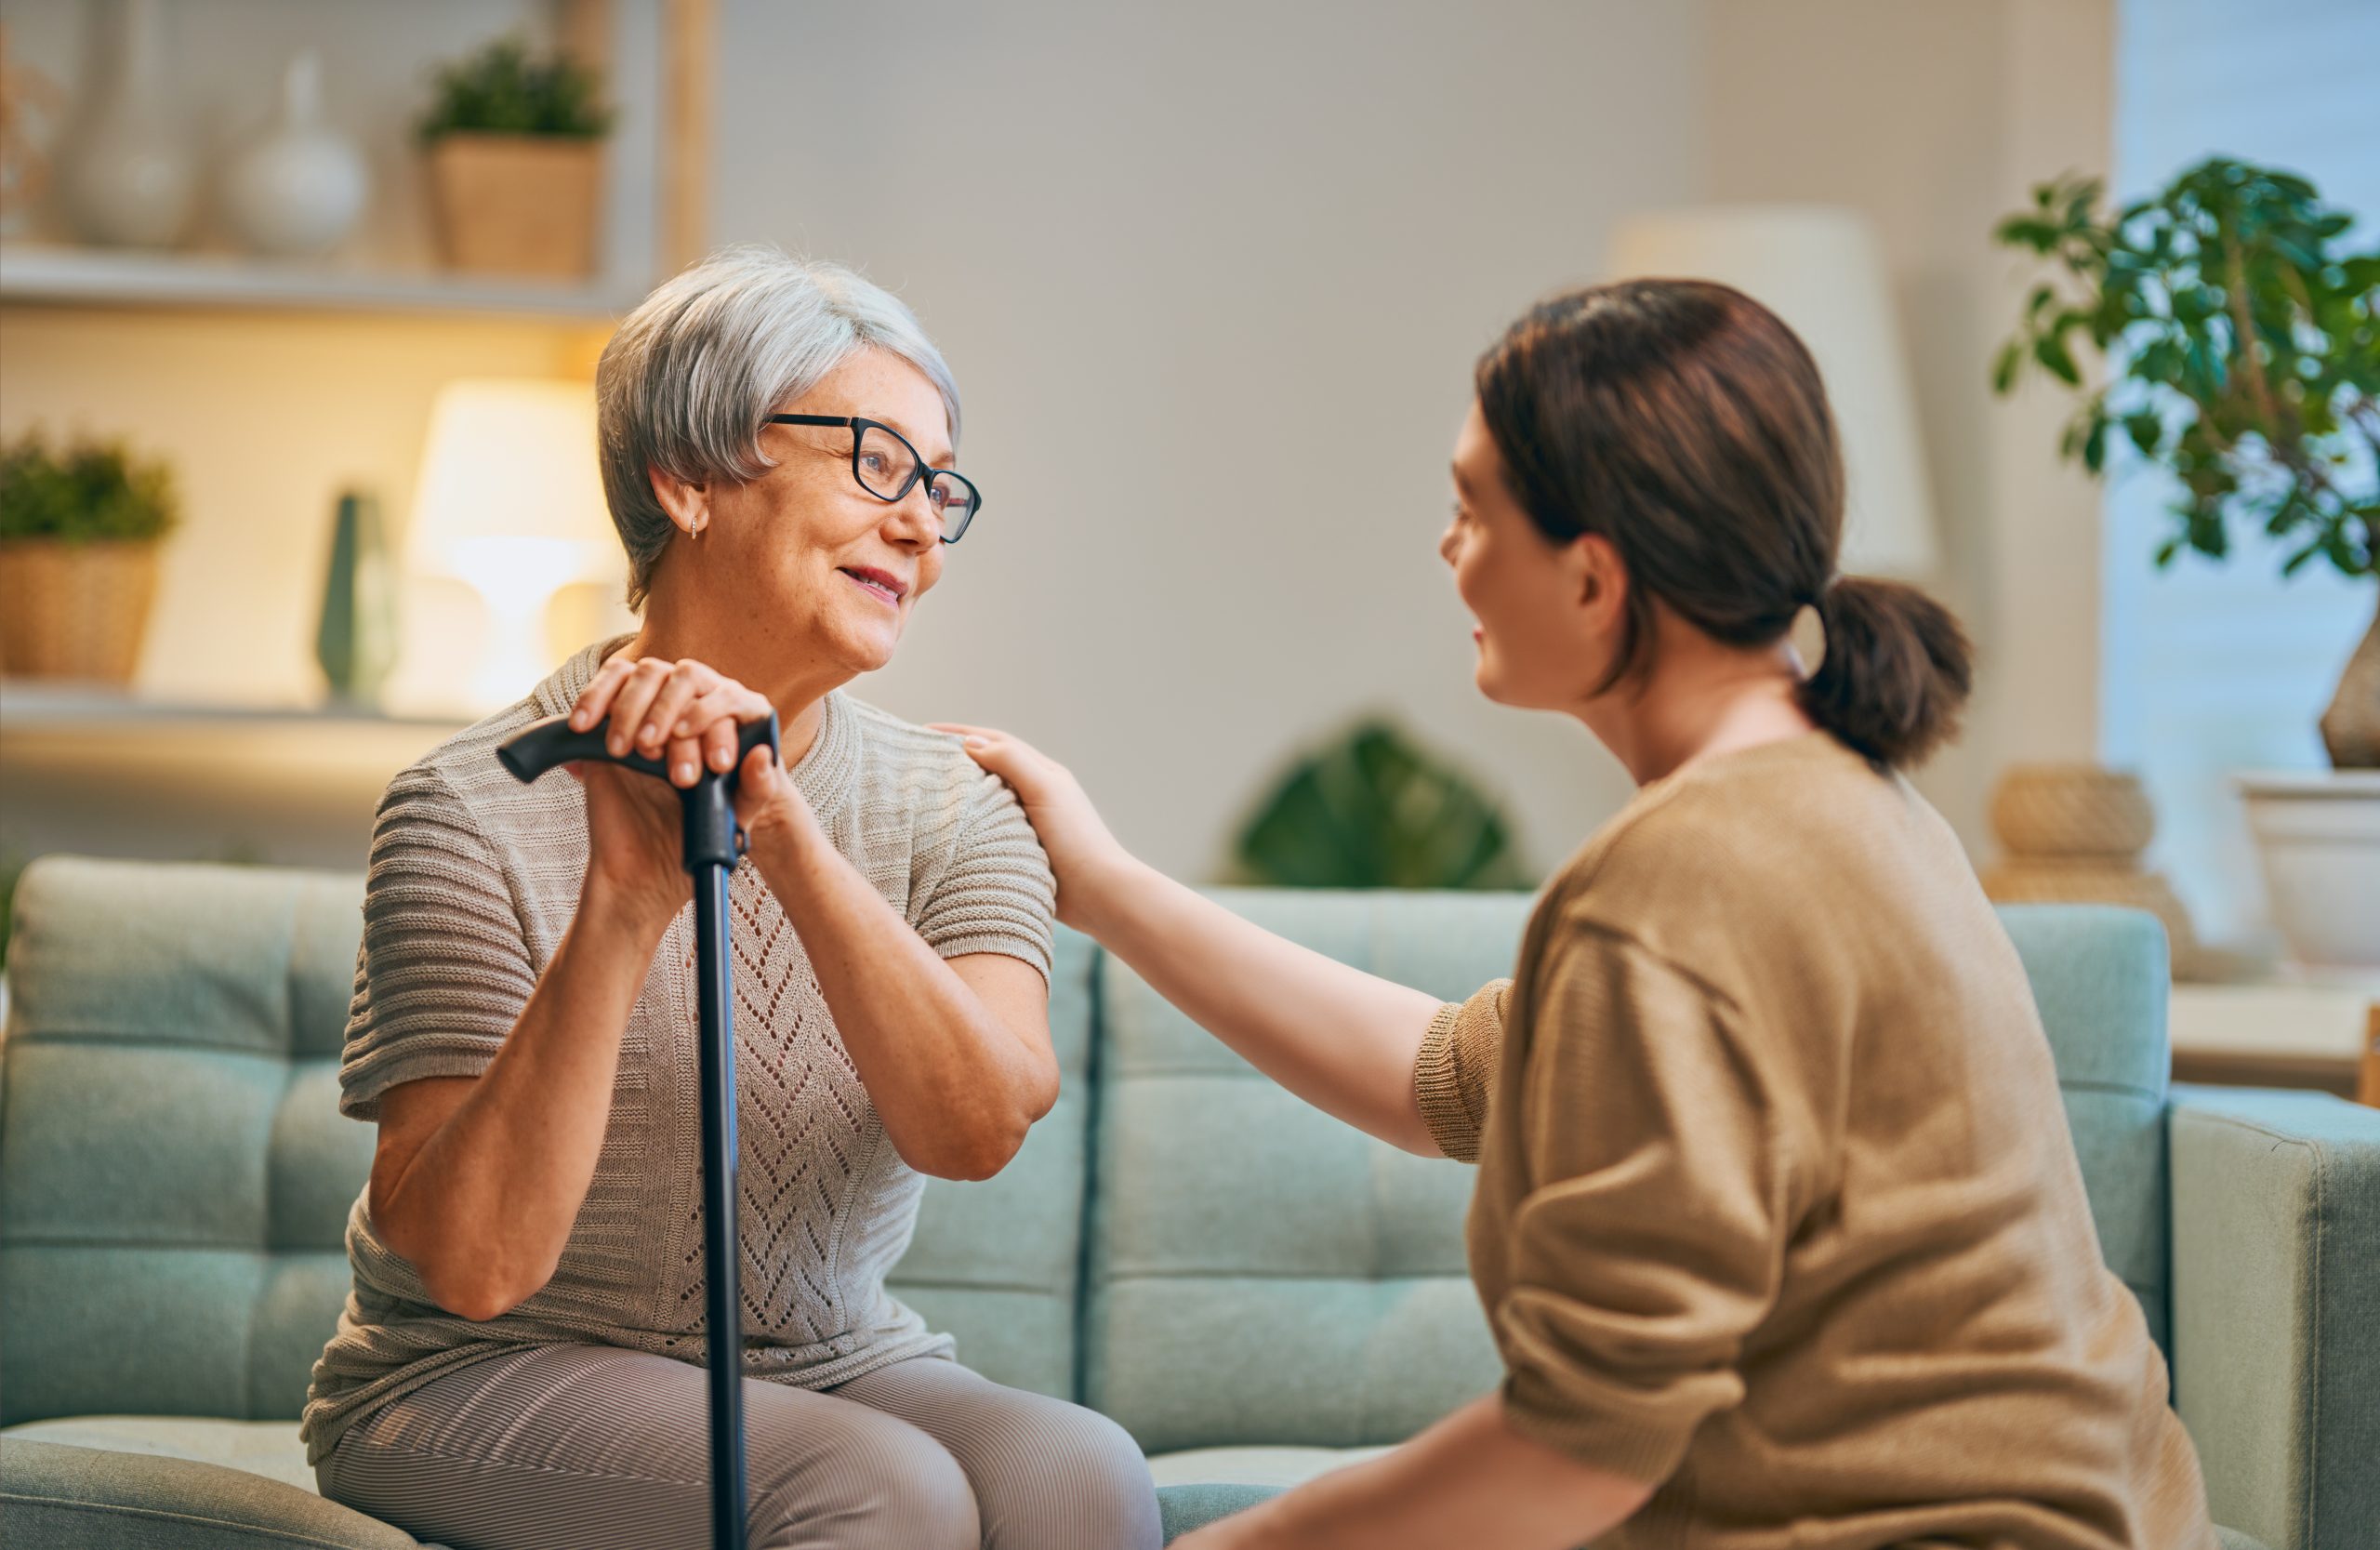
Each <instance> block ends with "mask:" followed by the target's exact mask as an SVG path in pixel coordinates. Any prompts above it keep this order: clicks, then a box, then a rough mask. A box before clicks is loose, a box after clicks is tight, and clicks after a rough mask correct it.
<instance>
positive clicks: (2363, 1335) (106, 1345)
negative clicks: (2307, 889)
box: [0, 857, 2380, 1550]
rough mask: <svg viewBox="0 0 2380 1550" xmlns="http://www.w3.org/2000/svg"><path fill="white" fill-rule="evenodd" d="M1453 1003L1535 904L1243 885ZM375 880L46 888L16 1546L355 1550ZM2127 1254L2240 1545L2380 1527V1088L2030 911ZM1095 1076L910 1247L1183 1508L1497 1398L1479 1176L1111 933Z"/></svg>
mask: <svg viewBox="0 0 2380 1550" xmlns="http://www.w3.org/2000/svg"><path fill="white" fill-rule="evenodd" d="M1222 897H1223V898H1224V899H1225V901H1226V902H1227V903H1228V904H1229V905H1230V906H1231V907H1234V908H1236V909H1238V910H1240V911H1242V912H1244V913H1245V914H1247V915H1249V916H1250V917H1251V918H1253V919H1255V920H1257V921H1261V922H1263V924H1265V925H1267V926H1270V927H1272V928H1274V929H1275V930H1277V931H1281V932H1285V933H1287V934H1289V935H1291V936H1294V937H1296V938H1298V939H1299V940H1301V941H1303V942H1306V943H1308V944H1310V945H1312V946H1313V947H1316V948H1318V949H1320V950H1322V951H1324V952H1327V953H1329V954H1331V955H1332V956H1334V957H1337V958H1340V959H1342V960H1347V961H1350V962H1353V963H1357V964H1360V965H1363V966H1365V967H1367V968H1369V969H1372V970H1375V971H1378V972H1379V973H1382V974H1387V975H1390V976H1392V977H1395V978H1397V979H1401V980H1403V981H1405V982H1407V983H1408V984H1412V985H1416V986H1419V987H1422V988H1424V989H1427V990H1429V991H1431V992H1433V993H1435V994H1438V995H1442V996H1446V997H1448V998H1452V997H1456V996H1459V995H1461V994H1463V993H1465V992H1467V991H1469V990H1471V989H1473V988H1474V987H1476V986H1477V985H1479V984H1480V983H1482V982H1484V981H1485V980H1487V979H1488V978H1490V977H1492V976H1494V975H1496V974H1499V973H1501V972H1505V971H1507V970H1508V968H1509V966H1510V963H1511V960H1512V957H1513V954H1514V946H1515V944H1516V943H1517V941H1518V939H1519V934H1520V928H1521V924H1522V921H1523V918H1524V916H1525V914H1526V912H1527V907H1528V904H1527V900H1526V899H1525V898H1522V897H1520V896H1517V895H1478V894H1470V895H1454V894H1307V893H1264V892H1239V893H1226V894H1223V895H1222ZM360 898H361V882H360V880H359V879H357V878H355V877H353V876H344V875H331V874H322V873H307V872H298V871H286V870H271V869H262V868H216V867H200V866H159V865H148V864H134V863H124V862H101V861H92V860H83V859H74V858H66V857H52V858H47V859H45V860H42V861H40V862H37V863H35V864H34V865H33V867H32V868H29V869H28V870H27V872H26V873H25V875H24V877H23V880H22V882H21V884H20V891H19V893H18V895H17V921H18V931H17V936H16V939H15V942H14V944H13V947H12V955H11V961H10V963H9V966H8V968H9V974H10V978H11V981H12V987H13V997H14V1001H13V1006H12V1009H11V1015H10V1019H9V1024H8V1033H7V1047H6V1054H5V1062H0V1083H4V1084H5V1085H0V1425H4V1426H5V1428H6V1430H5V1431H0V1538H5V1541H6V1543H7V1546H8V1547H9V1550H67V1547H85V1546H88V1547H93V1550H143V1547H149V1546H165V1545H172V1546H202V1547H206V1550H235V1547H236V1550H262V1547H264V1546H281V1547H284V1550H285V1547H289V1546H340V1547H349V1550H410V1547H411V1546H413V1544H414V1542H413V1541H412V1540H411V1539H410V1538H409V1537H407V1536H406V1535H404V1534H403V1533H401V1532H399V1531H398V1530H394V1529H392V1528H390V1527H388V1526H387V1525H385V1524H381V1523H377V1522H375V1521H373V1520H371V1519H369V1518H366V1517H363V1516H361V1515H359V1514H356V1513H354V1512H351V1511H350V1510H348V1509H346V1508H344V1507H342V1506H339V1505H337V1504H334V1503H330V1502H327V1501H324V1500H323V1499H322V1498H321V1497H320V1496H318V1495H316V1494H315V1493H314V1491H313V1490H312V1479H311V1473H310V1472H309V1471H308V1470H307V1469H306V1468H305V1465H304V1462H303V1457H302V1453H301V1451H300V1450H299V1449H298V1444H297V1441H296V1429H295V1425H294V1418H295V1417H296V1415H297V1414H298V1409H299V1406H300V1404H301V1401H302V1399H303V1397H304V1394H305V1388H306V1378H307V1371H308V1368H309V1366H310V1364H311V1362H312V1360H313V1358H314V1355H315V1353H316V1351H317V1350H318V1349H319V1348H320V1347H321V1345H322V1344H323V1341H324V1337H325V1336H326V1335H327V1334H328V1332H329V1331H330V1329H331V1326H332V1324H333V1322H334V1320H335V1318H336V1316H337V1310H338V1307H339V1305H340V1301H341V1298H342V1297H343V1295H344V1292H345V1289H346V1285H347V1266H346V1262H345V1259H344V1257H343V1254H342V1252H341V1249H340V1234H341V1230H342V1226H343V1224H344V1220H345V1217H346V1212H347V1210H348V1206H349V1204H350V1201H351V1200H352V1199H354V1196H355V1194H356V1192H357V1190H358V1188H359V1187H360V1186H361V1185H362V1183H363V1181H364V1176H365V1174H366V1172H367V1170H368V1167H369V1162H370V1157H371V1142H372V1131H371V1128H370V1127H369V1126H366V1125H362V1124H358V1123H355V1122H353V1121H351V1120H348V1119H341V1118H340V1117H339V1115H338V1113H337V1106H336V1101H335V1100H336V1096H337V1059H338V1051H339V1040H340V1032H341V1027H342V1024H343V1022H344V1020H345V1017H346V1012H347V1003H348V996H349V990H350V982H351V979H352V975H353V970H354V961H355V951H356V940H357V935H358V932H359V929H360V922H359V915H358V906H359V901H360ZM2005 918H2006V921H2007V924H2008V927H2009V930H2010V931H2011V933H2012V934H2014V935H2015V937H2016V943H2017V946H2018V947H2019V948H2020V950H2021V951H2022V953H2023V957H2024V960H2025V964H2026V968H2027V971H2028V972H2029V974H2030V975H2031V977H2032V981H2033V985H2034V988H2035V992H2036V994H2037V996H2038V998H2039V1000H2040V1002H2041V1006H2042V1009H2043V1017H2044V1020H2045V1022H2046V1024H2047V1027H2048V1030H2049V1036H2050V1039H2051V1041H2052V1043H2053V1045H2054V1046H2055V1048H2056V1057H2057V1064H2058V1068H2059V1071H2060V1075H2061V1079H2062V1081H2063V1084H2064V1088H2065V1096H2066V1102H2067V1106H2068V1110H2069V1119H2070V1120H2071V1122H2072V1127H2073V1133H2074V1138H2075V1142H2076V1146H2077V1148H2078V1150H2079V1152H2080V1154H2081V1157H2082V1160H2083V1171H2084V1173H2085V1175H2086V1178H2087V1181H2088V1184H2089V1188H2090V1195H2091V1200H2092V1206H2093V1210H2094V1212H2095V1213H2096V1221H2097V1225H2098V1229H2099V1236H2100V1240H2101V1245H2102V1248H2103V1250H2104V1252H2105V1253H2106V1256H2107V1260H2108V1263H2109V1265H2111V1266H2113V1267H2114V1269H2115V1270H2116V1272H2117V1273H2118V1274H2119V1275H2120V1276H2121V1277H2122V1278H2123V1280H2124V1282H2125V1284H2126V1285H2128V1286H2129V1287H2131V1288H2132V1290H2133V1292H2135V1294H2136V1295H2137V1296H2138V1297H2139V1298H2140V1301H2141V1305H2142V1306H2143V1307H2144V1308H2145V1309H2146V1310H2147V1313H2148V1316H2149V1324H2150V1326H2151V1328H2152V1329H2153V1330H2154V1331H2156V1333H2157V1335H2158V1337H2159V1339H2160V1340H2161V1341H2162V1342H2163V1343H2164V1345H2165V1347H2166V1349H2167V1351H2168V1352H2169V1353H2170V1355H2171V1356H2172V1358H2173V1363H2174V1369H2175V1377H2176V1394H2177V1402H2178V1406H2179V1409H2180V1411H2181V1414H2182V1416H2183V1419H2184V1420H2185V1421H2186V1423H2187V1424H2188V1427H2189V1429H2190V1431H2191V1433H2192V1435H2193V1436H2194V1437H2196V1438H2197V1441H2198V1445H2199V1448H2200V1451H2201V1452H2202V1457H2203V1459H2204V1462H2205V1468H2206V1475H2207V1481H2208V1489H2209V1494H2210V1496H2211V1498H2212V1502H2213V1505H2214V1508H2215V1514H2216V1516H2217V1517H2219V1518H2220V1519H2221V1520H2222V1521H2223V1522H2224V1523H2226V1524H2228V1525H2230V1526H2231V1527H2232V1528H2233V1529H2235V1530H2241V1532H2239V1533H2237V1534H2233V1535H2231V1536H2230V1537H2229V1538H2228V1540H2227V1543H2230V1544H2237V1545H2248V1544H2254V1543H2259V1542H2260V1543H2262V1544H2263V1545H2265V1546H2267V1547H2268V1550H2371V1547H2372V1546H2373V1545H2374V1544H2375V1543H2380V1468H2375V1467H2374V1465H2375V1464H2380V1410H2376V1409H2375V1405H2376V1404H2380V1401H2375V1396H2380V1112H2374V1111H2373V1110H2369V1109H2360V1108H2357V1107H2354V1106H2349V1105H2347V1104H2345V1103H2343V1102H2340V1101H2338V1100H2335V1099H2332V1098H2329V1097H2326V1096H2323V1095H2319V1094H2309V1093H2258V1092H2228V1091H2195V1092H2192V1091H2169V1090H2168V1084H2167V1081H2166V1074H2165V1073H2166V1048H2165V1039H2164V1017H2163V1013H2164V999H2165V986H2166V962H2165V946H2164V940H2163V937H2162V934H2161V933H2160V931H2159V928H2158V927H2157V925H2156V924H2155V922H2154V921H2151V920H2150V919H2149V917H2148V916H2145V915H2136V914H2132V913H2129V912H2125V911H2121V910H2110V909H2098V908H2085V907H2025V908H2012V909H2010V910H2008V911H2007V912H2006V917H2005ZM1051 1028H1052V1031H1053V1033H1054V1034H1055V1037H1056V1041H1057V1047H1058V1051H1059V1053H1060V1056H1061V1060H1062V1062H1063V1066H1064V1097H1063V1098H1062V1099H1061V1100H1060V1102H1059V1104H1058V1106H1057V1108H1056V1109H1055V1110H1054V1111H1053V1112H1052V1113H1051V1115H1050V1116H1049V1117H1048V1118H1047V1119H1044V1120H1043V1121H1042V1122H1041V1124H1040V1125H1039V1126H1038V1127H1037V1128H1036V1130H1035V1132H1034V1133H1033V1135H1032V1137H1031V1139H1030V1140H1029V1142H1028V1143H1027V1145H1026V1146H1025V1149H1024V1150H1023V1152H1022V1153H1020V1155H1019V1156H1018V1158H1017V1159H1016V1160H1015V1161H1014V1162H1013V1163H1012V1165H1011V1166H1010V1167H1009V1168H1008V1169H1007V1171H1006V1172H1003V1173H1001V1174H1000V1175H999V1176H998V1178H996V1179H993V1180H990V1181H987V1182H984V1183H979V1184H945V1183H941V1182H936V1183H935V1184H934V1185H932V1186H931V1187H930V1188H929V1189H928V1191H927V1193H926V1197H925V1202H924V1206H923V1213H922V1216H921V1219H920V1221H919V1229H918V1233H917V1238H916V1240H915V1243H914V1245H913V1247H912V1248H911V1249H910V1251H909V1252H908V1254H907V1256H906V1259H905V1260H904V1261H903V1262H902V1264H901V1265H900V1267H899V1270H898V1273H897V1275H896V1277H895V1282H894V1284H895V1286H896V1288H897V1290H898V1292H899V1293H900V1294H901V1295H902V1296H903V1297H905V1298H906V1299H907V1300H908V1301H909V1302H910V1303H912V1304H913V1305H916V1306H917V1307H918V1308H919V1310H920V1311H922V1312H923V1313H924V1314H925V1315H926V1317H927V1318H929V1319H931V1320H932V1322H933V1323H934V1324H935V1325H936V1326H937V1327H939V1328H942V1329H946V1330H949V1331H952V1332H953V1333H954V1334H955V1335H956V1336H957V1337H958V1341H959V1356H960V1358H961V1359H963V1360H965V1361H967V1362H969V1363H970V1364H972V1366H974V1367H976V1368H977V1369H979V1370H980V1371H983V1372H985V1373H986V1374H987V1375H989V1376H991V1377H993V1378H995V1379H998V1381H1000V1382H1003V1383H1008V1384H1019V1385H1022V1386H1025V1387H1027V1388H1033V1389H1038V1390H1041V1391H1043V1392H1046V1393H1051V1394H1058V1395H1065V1396H1069V1397H1072V1398H1076V1399H1078V1400H1080V1401H1082V1402H1084V1403H1086V1404H1090V1405H1093V1406H1096V1407H1097V1408H1099V1409H1101V1410H1103V1411H1106V1412H1107V1413H1108V1414H1110V1415H1112V1416H1114V1417H1116V1418H1117V1420H1118V1421H1119V1422H1121V1423H1122V1424H1124V1425H1125V1426H1126V1427H1127V1428H1129V1429H1130V1430H1131V1433H1132V1434H1133V1435H1134V1436H1135V1437H1137V1438H1138V1439H1139V1440H1140V1442H1141V1443H1142V1445H1143V1446H1144V1449H1145V1450H1146V1451H1148V1453H1149V1454H1150V1456H1151V1459H1152V1467H1153V1469H1154V1470H1155V1472H1156V1474H1157V1478H1158V1480H1159V1482H1160V1486H1161V1488H1162V1490H1161V1495H1162V1500H1163V1504H1164V1509H1165V1517H1166V1522H1167V1527H1168V1530H1169V1534H1178V1533H1180V1532H1182V1531H1183V1530H1186V1529H1187V1528H1188V1527H1191V1526H1194V1525H1196V1524H1197V1523H1200V1522H1204V1521H1206V1520H1208V1519H1210V1518H1211V1517H1216V1516H1218V1515H1220V1514H1221V1513H1223V1512H1225V1511H1228V1510H1230V1509H1232V1508H1235V1507H1236V1506H1240V1505H1243V1504H1247V1503H1249V1502H1251V1501H1254V1500H1256V1499H1258V1498H1260V1497H1261V1496H1263V1494H1265V1493H1266V1492H1267V1491H1269V1490H1273V1489H1276V1488H1277V1487H1278V1486H1280V1485H1282V1484H1286V1483H1289V1482H1292V1481H1294V1480H1295V1479H1297V1478H1300V1477H1303V1476H1305V1475H1308V1474H1311V1473H1313V1472H1315V1471H1316V1470H1317V1469H1319V1468H1322V1467H1325V1466H1327V1465H1329V1464H1333V1463H1336V1462H1340V1461H1342V1460H1344V1459H1346V1458H1348V1457H1351V1456H1354V1455H1353V1451H1358V1450H1365V1449H1371V1448H1378V1447H1380V1446H1382V1445H1386V1444H1390V1443H1393V1442H1395V1441H1396V1440H1397V1439H1399V1438H1401V1437H1407V1436H1408V1435H1410V1434H1411V1433H1412V1432H1414V1431H1416V1430H1417V1429H1419V1428H1421V1427H1422V1426H1423V1425H1425V1424H1428V1423H1429V1422H1430V1421H1432V1420H1433V1419H1435V1417H1437V1416H1438V1415H1440V1414H1442V1413H1444V1412H1445V1411H1448V1410H1449V1409H1451V1408H1453V1407H1454V1406H1455V1405H1457V1404H1459V1403H1460V1402H1461V1401H1462V1400H1464V1399H1465V1398H1469V1397H1471V1396H1474V1395H1475V1394H1478V1393H1481V1392H1484V1391H1486V1390H1487V1389H1488V1388H1489V1387H1490V1386H1491V1385H1492V1384H1493V1382H1494V1380H1495V1377H1496V1371H1497V1367H1496V1360H1495V1356H1494V1352H1493V1349H1492V1347H1491V1345H1490V1344H1489V1341H1488V1335H1487V1332H1486V1329H1485V1326H1484V1322H1483V1320H1482V1318H1481V1317H1480V1314H1479V1310H1478V1307H1477V1305H1476V1304H1475V1302H1474V1298H1473V1295H1472V1292H1471V1289H1470V1286H1469V1283H1468V1282H1467V1280H1466V1279H1465V1278H1464V1274H1463V1261H1462V1249H1461V1218H1462V1213H1463V1209H1464V1205H1465V1201H1466V1199H1467V1197H1468V1192H1469V1188H1470V1173H1469V1171H1468V1170H1467V1169H1466V1168H1464V1167H1462V1166H1461V1165H1459V1164H1455V1163H1451V1162H1446V1161H1429V1160H1424V1159H1419V1158H1414V1157H1410V1156H1408V1155H1406V1154H1404V1153H1401V1152H1398V1151H1395V1149H1393V1148H1391V1147H1388V1146H1382V1145H1379V1144H1376V1143H1374V1142H1372V1141H1370V1140H1369V1139H1367V1138H1365V1137H1363V1136H1361V1135H1359V1134H1357V1133H1355V1132H1354V1131H1351V1130H1348V1129H1346V1128H1345V1127H1343V1126H1341V1125H1339V1124H1337V1123H1335V1122H1334V1121H1332V1120H1329V1119H1326V1118H1324V1117H1323V1116H1321V1115H1319V1114H1318V1113H1316V1112H1315V1111H1312V1110H1310V1109H1307V1108H1305V1107H1304V1106H1302V1105H1301V1104H1299V1103H1298V1102H1297V1101H1296V1100H1294V1099H1292V1098H1290V1097H1289V1096H1288V1095H1286V1094H1285V1093H1282V1092H1281V1091H1279V1090H1278V1089H1276V1088H1275V1087H1274V1086H1272V1085H1271V1084H1270V1083H1269V1082H1266V1081H1265V1080H1263V1079H1261V1078H1259V1077H1258V1076H1257V1075H1256V1074H1255V1073H1254V1072H1253V1071H1251V1070H1250V1068H1249V1067H1248V1066H1245V1065H1244V1064H1242V1063H1241V1062H1240V1061H1239V1060H1238V1059H1237V1058H1236V1056H1234V1055H1233V1054H1231V1053H1229V1052H1228V1051H1226V1050H1224V1049H1223V1047H1222V1046H1221V1045H1219V1044H1217V1043H1216V1042H1214V1041H1213V1040H1210V1039H1208V1038H1206V1037H1205V1036H1204V1035H1202V1034H1200V1033H1199V1032H1198V1031H1197V1029H1195V1028H1194V1027H1191V1026H1190V1025H1189V1024H1188V1023H1187V1022H1186V1020H1184V1019H1183V1017H1182V1016H1181V1015H1180V1014H1179V1013H1175V1012H1174V1011H1173V1010H1172V1009H1171V1008H1170V1007H1168V1006H1167V1005H1166V1004H1165V1003H1164V1002H1162V1001H1161V1000H1158V999H1157V997H1156V996H1155V995H1154V994H1153V993H1151V992H1150V991H1149V989H1148V988H1147V987H1145V986H1144V984H1143V983H1142V982H1141V981H1140V980H1139V979H1138V978H1137V977H1136V976H1134V975H1133V974H1131V972H1130V971H1128V970H1126V969H1125V968H1124V967H1123V966H1122V965H1120V964H1117V963H1116V962H1114V961H1112V960H1106V959H1105V958H1104V957H1103V956H1102V955H1101V954H1100V953H1099V952H1098V951H1097V950H1096V949H1095V948H1094V947H1092V946H1091V944H1090V943H1088V942H1087V941H1085V940H1084V939H1082V938H1080V937H1078V936H1075V935H1072V934H1064V937H1063V940H1062V942H1061V945H1060V949H1059V954H1058V962H1057V972H1056V979H1055V985H1054V987H1053V989H1052V996H1051Z"/></svg>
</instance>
